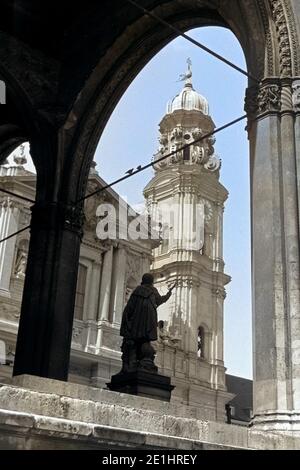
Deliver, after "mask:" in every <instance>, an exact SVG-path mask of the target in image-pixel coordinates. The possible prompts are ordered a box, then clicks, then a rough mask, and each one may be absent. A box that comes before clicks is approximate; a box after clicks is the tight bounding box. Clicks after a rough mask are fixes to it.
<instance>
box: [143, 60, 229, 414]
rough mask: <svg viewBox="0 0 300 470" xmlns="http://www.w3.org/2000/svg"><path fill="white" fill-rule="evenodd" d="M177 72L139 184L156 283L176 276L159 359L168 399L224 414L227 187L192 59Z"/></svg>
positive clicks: (163, 312)
mask: <svg viewBox="0 0 300 470" xmlns="http://www.w3.org/2000/svg"><path fill="white" fill-rule="evenodd" d="M181 78H182V80H184V82H185V84H184V87H183V90H182V91H181V92H180V93H179V94H178V95H177V96H176V97H175V98H174V99H173V100H171V101H170V102H169V103H168V105H167V112H166V114H165V116H164V117H163V119H162V121H161V123H160V125H159V132H160V138H159V142H160V147H159V150H158V152H157V153H156V154H155V155H154V160H153V167H154V170H155V175H154V177H153V179H152V180H151V181H150V182H149V184H148V185H147V186H146V188H145V189H144V195H145V198H146V203H147V207H148V211H149V213H150V216H151V219H152V222H153V223H154V224H155V226H156V227H157V228H158V229H159V231H160V236H161V243H160V245H159V247H158V248H155V249H154V250H153V264H152V273H153V274H154V277H155V285H156V287H157V288H158V289H159V290H160V291H161V292H165V291H166V289H167V288H168V287H169V286H170V285H172V284H174V283H176V288H175V289H174V291H173V294H172V297H171V299H170V301H169V302H168V303H167V304H164V305H163V306H161V307H160V308H159V310H158V315H159V320H161V321H160V323H159V326H160V335H159V336H160V339H159V343H158V355H157V363H158V365H159V366H160V368H161V371H162V373H163V374H165V375H169V376H171V377H172V383H173V384H174V385H176V388H175V390H174V392H173V395H172V399H174V400H177V401H179V402H181V403H185V404H188V405H193V406H199V407H200V408H201V409H202V410H205V412H206V413H205V415H206V416H207V417H208V418H210V419H217V420H221V421H223V419H224V410H225V403H227V401H229V399H230V397H231V395H229V394H228V393H227V392H226V386H225V367H224V356H223V303H224V299H225V296H226V294H225V285H226V284H227V283H228V282H229V281H230V277H229V276H227V275H226V274H225V273H224V261H223V211H224V203H225V201H226V199H227V197H228V192H227V190H226V189H225V188H224V186H223V185H222V184H221V183H220V181H219V177H220V168H221V160H220V159H219V158H218V156H217V155H216V154H215V150H214V143H215V139H214V137H213V136H210V137H207V138H204V139H202V140H199V139H201V138H202V137H203V136H205V135H207V134H212V133H213V131H214V129H215V124H214V122H213V120H212V118H211V116H210V114H209V106H208V102H207V100H206V99H205V98H204V97H203V96H201V95H200V94H198V93H197V92H196V91H195V90H194V88H193V85H192V67H191V62H190V60H189V59H188V70H187V72H186V73H185V74H184V75H183V76H182V77H181ZM194 141H197V142H196V143H195V144H192V142H194ZM190 143H191V145H190V146H188V147H185V146H186V144H190ZM183 147H185V148H184V149H183V150H182V148H183ZM170 153H171V154H172V155H171V156H169V157H167V158H166V159H163V160H161V161H159V159H160V158H161V157H163V156H164V155H167V154H170Z"/></svg>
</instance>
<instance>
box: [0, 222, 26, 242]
mask: <svg viewBox="0 0 300 470" xmlns="http://www.w3.org/2000/svg"><path fill="white" fill-rule="evenodd" d="M30 227H31V225H27V227H23V228H21V230H18V231H17V232H14V233H12V234H11V235H8V236H7V237H5V238H2V240H0V243H2V242H6V241H7V240H9V239H10V238H12V237H15V236H16V235H18V234H19V233H22V232H25V230H27V229H29V228H30Z"/></svg>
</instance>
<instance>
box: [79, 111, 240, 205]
mask: <svg viewBox="0 0 300 470" xmlns="http://www.w3.org/2000/svg"><path fill="white" fill-rule="evenodd" d="M246 118H247V114H244V115H243V116H241V117H239V118H237V119H235V120H234V121H231V122H229V123H228V124H224V126H221V127H219V128H217V129H215V130H214V131H212V132H209V133H208V134H205V135H203V136H202V137H199V139H196V140H193V141H192V142H190V143H189V144H186V145H184V146H183V147H180V148H178V149H176V150H173V151H172V152H170V153H168V154H166V155H163V156H162V157H160V158H158V159H157V160H155V161H152V162H151V163H147V165H144V166H139V167H138V169H137V170H136V171H133V172H132V173H130V174H128V175H124V176H122V177H121V178H118V179H117V180H115V181H113V182H112V183H110V184H107V185H106V186H103V187H102V188H99V189H97V190H96V191H93V192H92V193H89V194H87V195H85V196H84V197H82V198H80V199H78V201H77V202H76V203H75V204H80V203H81V202H83V201H85V200H86V199H88V198H90V197H92V196H94V195H95V194H98V193H100V192H102V191H104V190H105V189H108V188H111V187H112V186H114V185H116V184H117V183H120V182H121V181H124V180H126V179H128V178H130V177H131V176H134V175H137V174H138V173H140V172H141V171H144V170H147V169H148V168H150V167H153V165H156V164H157V163H159V162H161V161H163V160H166V159H167V158H169V157H172V156H173V155H176V153H178V152H181V151H183V150H185V149H186V148H189V147H191V146H192V145H194V144H197V143H198V142H201V141H202V140H204V139H207V138H208V137H211V136H213V135H215V134H217V133H218V132H221V131H223V130H224V129H227V128H228V127H231V126H233V125H234V124H237V123H238V122H240V121H243V120H244V119H246Z"/></svg>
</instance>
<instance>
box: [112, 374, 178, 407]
mask: <svg viewBox="0 0 300 470" xmlns="http://www.w3.org/2000/svg"><path fill="white" fill-rule="evenodd" d="M107 386H108V388H109V389H110V390H112V391H114V392H120V393H130V394H131V395H138V396H142V397H147V398H154V399H156V400H163V401H170V399H171V392H172V390H173V389H174V388H175V387H174V386H173V385H171V379H170V377H166V376H164V375H159V374H155V373H151V372H147V371H146V370H142V369H140V370H137V371H135V372H126V373H122V372H120V373H119V374H116V375H113V376H112V378H111V382H110V383H108V384H107Z"/></svg>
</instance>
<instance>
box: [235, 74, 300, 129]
mask: <svg viewBox="0 0 300 470" xmlns="http://www.w3.org/2000/svg"><path fill="white" fill-rule="evenodd" d="M244 109H245V111H246V113H247V114H248V119H249V121H250V122H251V121H254V120H255V119H257V118H261V117H263V116H265V115H269V114H274V113H275V114H279V115H281V114H282V113H286V112H289V113H298V112H300V77H294V78H292V77H283V78H279V77H269V78H265V79H263V80H262V81H261V82H260V84H259V85H254V86H251V87H249V88H247V90H246V96H245V108H244Z"/></svg>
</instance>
